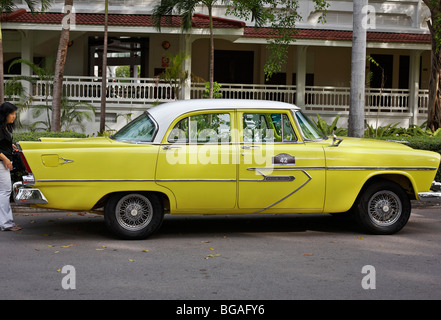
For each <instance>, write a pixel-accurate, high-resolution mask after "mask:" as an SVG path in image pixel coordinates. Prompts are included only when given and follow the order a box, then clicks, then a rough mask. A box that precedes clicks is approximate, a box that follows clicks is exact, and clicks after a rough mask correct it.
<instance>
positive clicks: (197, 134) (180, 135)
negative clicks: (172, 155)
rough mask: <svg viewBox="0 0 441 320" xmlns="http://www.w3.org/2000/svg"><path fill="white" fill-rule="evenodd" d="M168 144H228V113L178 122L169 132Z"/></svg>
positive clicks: (229, 131)
mask: <svg viewBox="0 0 441 320" xmlns="http://www.w3.org/2000/svg"><path fill="white" fill-rule="evenodd" d="M167 141H168V142H170V143H222V142H223V143H228V142H230V141H231V120H230V114H229V113H208V114H199V115H194V116H190V117H187V118H184V119H182V120H181V121H179V122H178V123H177V124H176V125H175V127H174V128H173V129H172V130H171V132H170V134H169V136H168V139H167Z"/></svg>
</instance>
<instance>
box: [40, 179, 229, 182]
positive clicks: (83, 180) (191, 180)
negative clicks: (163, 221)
mask: <svg viewBox="0 0 441 320" xmlns="http://www.w3.org/2000/svg"><path fill="white" fill-rule="evenodd" d="M204 181H205V182H233V181H234V182H236V179H41V180H37V182H204Z"/></svg>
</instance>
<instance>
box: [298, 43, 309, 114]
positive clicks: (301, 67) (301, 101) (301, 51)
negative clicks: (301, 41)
mask: <svg viewBox="0 0 441 320" xmlns="http://www.w3.org/2000/svg"><path fill="white" fill-rule="evenodd" d="M307 51H308V47H307V46H297V53H296V60H297V66H296V105H297V106H298V107H300V108H302V107H304V106H305V86H306V59H307Z"/></svg>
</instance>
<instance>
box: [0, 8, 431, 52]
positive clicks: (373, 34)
mask: <svg viewBox="0 0 441 320" xmlns="http://www.w3.org/2000/svg"><path fill="white" fill-rule="evenodd" d="M63 17H64V14H62V13H36V14H32V13H30V12H26V11H25V10H24V9H20V10H18V11H16V12H14V13H13V14H11V15H9V16H5V15H2V16H1V17H0V18H1V20H2V21H3V22H2V28H3V29H4V30H6V29H13V30H37V31H38V30H39V31H61V28H62V27H61V22H62V19H63ZM161 25H162V26H161V29H160V30H158V29H157V28H156V27H155V26H154V24H153V20H152V17H151V15H142V14H131V15H124V14H110V15H109V24H108V31H109V32H110V33H126V34H135V33H136V34H143V33H144V34H146V33H147V34H157V33H161V34H182V33H183V31H182V29H181V20H180V17H178V16H168V17H164V18H163V20H162V21H161ZM213 25H214V30H213V33H214V35H215V36H216V37H218V38H225V39H229V40H230V41H234V42H235V43H247V44H266V43H267V42H268V39H270V38H271V37H273V36H274V32H273V31H272V29H271V28H253V27H247V26H246V24H245V23H244V22H242V21H237V20H231V19H226V18H220V17H213ZM103 28H104V14H102V13H96V14H88V13H76V14H75V23H74V24H73V25H72V26H71V30H72V31H79V32H103ZM296 31H297V32H296V34H295V35H294V36H293V38H294V42H293V44H294V45H304V46H332V47H351V46H352V31H351V30H327V29H298V30H296ZM186 34H189V35H192V36H196V37H208V36H209V34H210V32H209V18H208V16H207V15H203V14H194V15H193V27H192V29H191V30H189V31H186ZM367 47H368V48H384V49H408V50H409V49H410V50H431V35H430V34H429V33H403V32H397V31H391V32H379V31H368V32H367Z"/></svg>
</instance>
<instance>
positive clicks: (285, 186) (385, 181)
mask: <svg viewBox="0 0 441 320" xmlns="http://www.w3.org/2000/svg"><path fill="white" fill-rule="evenodd" d="M19 145H20V149H21V152H22V155H23V159H25V164H26V168H27V171H28V175H25V176H24V177H23V181H22V182H18V183H16V184H14V187H13V190H14V198H15V201H16V202H17V203H21V204H29V205H32V206H37V207H42V208H52V209H61V210H70V211H73V210H78V211H88V212H101V213H104V218H105V224H106V226H107V227H108V229H109V230H110V231H111V232H112V233H114V234H115V235H116V236H118V237H120V238H124V239H143V238H146V237H148V236H149V235H151V234H152V233H154V232H155V231H156V230H158V228H159V227H160V225H161V223H162V220H163V216H164V214H166V213H169V214H283V213H331V214H332V213H341V212H345V213H347V214H351V215H353V216H354V218H355V220H356V221H358V222H359V223H360V224H361V226H363V228H364V229H365V230H366V231H367V232H370V233H375V234H392V233H395V232H397V231H399V230H401V229H402V228H403V227H404V225H405V224H406V223H407V221H408V219H409V216H410V213H411V202H410V200H411V199H419V200H439V199H441V192H440V190H439V183H435V182H434V183H433V181H434V177H435V174H436V172H437V169H438V166H439V164H440V155H439V154H437V153H434V152H428V151H420V150H414V149H412V148H410V147H407V146H405V145H402V144H399V143H395V142H383V141H373V140H366V139H356V138H344V139H342V138H337V137H325V136H323V135H322V134H321V133H320V132H319V131H318V130H317V129H316V127H315V126H314V123H313V122H311V121H310V120H309V119H308V117H306V116H305V115H304V114H303V113H302V112H301V110H300V109H299V108H298V107H296V106H294V105H291V104H286V103H280V102H270V101H256V100H252V101H249V100H222V99H213V100H183V101H177V102H171V103H166V104H162V105H160V106H157V107H153V108H150V109H148V110H147V111H145V112H144V113H143V114H142V115H141V116H139V117H138V118H136V119H135V120H133V121H132V122H130V123H129V124H127V125H126V126H125V127H123V128H122V129H121V130H119V131H118V132H117V133H116V134H114V135H113V136H110V137H98V138H96V137H95V138H86V139H53V138H52V139H50V138H46V139H43V138H42V139H40V141H39V142H25V141H22V142H20V143H19ZM434 187H436V188H437V189H432V190H431V188H434Z"/></svg>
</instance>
